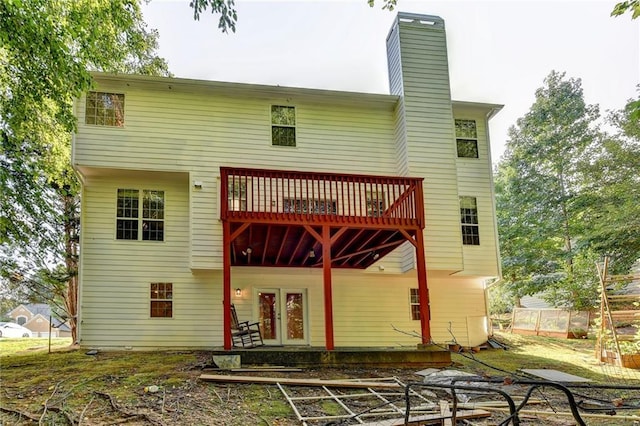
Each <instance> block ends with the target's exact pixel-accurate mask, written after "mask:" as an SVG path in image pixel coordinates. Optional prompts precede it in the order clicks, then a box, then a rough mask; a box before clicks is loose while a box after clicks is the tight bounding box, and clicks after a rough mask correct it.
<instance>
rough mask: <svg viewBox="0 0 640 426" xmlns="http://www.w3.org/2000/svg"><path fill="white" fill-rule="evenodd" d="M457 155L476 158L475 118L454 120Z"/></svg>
mask: <svg viewBox="0 0 640 426" xmlns="http://www.w3.org/2000/svg"><path fill="white" fill-rule="evenodd" d="M455 124H456V146H457V150H458V157H460V158H478V132H477V129H476V121H475V120H456V121H455Z"/></svg>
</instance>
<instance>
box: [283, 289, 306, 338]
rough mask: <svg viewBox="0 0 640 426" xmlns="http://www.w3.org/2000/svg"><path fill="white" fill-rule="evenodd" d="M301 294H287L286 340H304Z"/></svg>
mask: <svg viewBox="0 0 640 426" xmlns="http://www.w3.org/2000/svg"><path fill="white" fill-rule="evenodd" d="M303 319H304V312H303V305H302V293H287V339H289V340H294V339H299V340H302V339H304V321H303Z"/></svg>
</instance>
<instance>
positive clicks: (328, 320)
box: [322, 225, 334, 351]
mask: <svg viewBox="0 0 640 426" xmlns="http://www.w3.org/2000/svg"><path fill="white" fill-rule="evenodd" d="M322 272H323V274H322V276H323V280H324V334H325V341H326V346H327V350H328V351H332V350H333V349H334V343H333V294H332V290H331V229H330V228H329V226H328V225H324V226H323V227H322Z"/></svg>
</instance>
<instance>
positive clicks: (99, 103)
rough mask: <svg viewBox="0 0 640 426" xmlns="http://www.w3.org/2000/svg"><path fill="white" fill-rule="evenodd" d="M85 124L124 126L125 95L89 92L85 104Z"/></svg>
mask: <svg viewBox="0 0 640 426" xmlns="http://www.w3.org/2000/svg"><path fill="white" fill-rule="evenodd" d="M84 122H85V124H94V125H97V126H111V127H123V126H124V94H122V93H106V92H89V93H87V99H86V102H85V112H84Z"/></svg>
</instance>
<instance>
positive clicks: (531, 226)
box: [496, 72, 640, 309]
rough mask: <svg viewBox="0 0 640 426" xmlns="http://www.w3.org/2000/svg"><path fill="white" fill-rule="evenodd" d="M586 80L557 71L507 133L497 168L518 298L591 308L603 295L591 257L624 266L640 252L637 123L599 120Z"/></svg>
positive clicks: (507, 267)
mask: <svg viewBox="0 0 640 426" xmlns="http://www.w3.org/2000/svg"><path fill="white" fill-rule="evenodd" d="M598 117H599V113H598V109H597V107H595V106H590V105H587V104H585V102H584V98H583V93H582V87H581V82H580V80H579V79H572V78H566V76H565V74H561V73H557V72H552V73H551V74H550V75H549V76H548V77H547V78H546V79H545V85H544V86H543V87H542V88H540V89H538V90H537V91H536V98H535V102H534V104H533V105H532V106H531V109H530V111H529V112H528V113H527V114H526V115H525V116H524V117H522V118H520V119H518V121H517V124H516V126H513V127H512V128H511V129H510V130H509V140H508V142H507V147H506V151H505V154H504V156H503V158H502V160H501V161H500V164H499V166H498V169H497V174H496V202H497V217H498V228H499V232H500V239H501V254H502V259H503V273H504V277H505V280H506V282H507V287H508V289H509V291H510V293H511V294H513V295H515V296H516V297H521V296H523V295H531V294H535V293H542V295H543V297H545V298H546V299H547V300H548V301H550V302H551V303H552V304H554V305H556V306H567V307H571V308H574V309H588V308H590V307H591V306H592V305H593V304H594V303H595V301H596V299H597V285H598V281H597V277H596V274H595V269H594V262H595V261H596V260H597V259H599V258H601V257H602V256H604V255H610V256H613V257H614V260H615V262H614V264H613V266H614V267H615V268H616V269H617V271H618V272H625V271H626V270H628V268H629V267H630V265H631V264H632V263H633V262H634V261H635V260H637V259H638V258H639V257H640V247H639V244H640V241H639V239H638V238H637V235H638V217H639V216H640V207H639V205H638V202H637V200H638V199H640V193H639V191H640V189H638V188H640V185H639V183H640V182H639V181H638V179H639V178H638V175H637V170H639V169H640V156H639V155H638V154H639V153H640V152H639V151H638V150H639V148H640V146H639V144H638V139H637V137H638V126H639V123H638V122H637V121H634V120H633V119H632V117H630V112H629V110H627V109H625V110H622V111H618V112H615V113H613V114H611V115H610V117H609V122H610V123H611V124H613V125H614V126H616V127H617V128H618V129H620V132H619V133H618V134H616V135H613V136H611V135H606V134H604V133H602V132H600V130H599V129H598V128H596V127H595V126H594V125H593V123H594V121H596V119H597V118H598Z"/></svg>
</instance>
